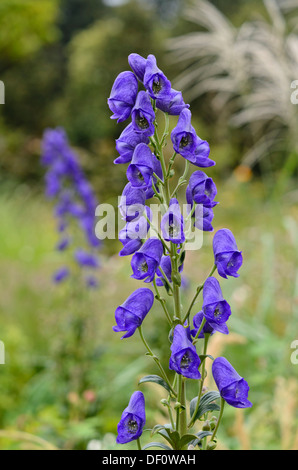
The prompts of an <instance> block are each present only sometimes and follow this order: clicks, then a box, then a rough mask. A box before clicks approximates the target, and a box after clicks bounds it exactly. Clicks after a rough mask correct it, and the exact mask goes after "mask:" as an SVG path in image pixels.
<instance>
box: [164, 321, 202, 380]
mask: <svg viewBox="0 0 298 470" xmlns="http://www.w3.org/2000/svg"><path fill="white" fill-rule="evenodd" d="M171 352H172V354H171V357H170V363H169V367H170V369H171V370H174V371H175V372H177V374H180V375H183V376H184V377H187V378H189V379H200V378H201V374H200V372H199V370H198V369H199V366H200V364H201V361H200V358H199V356H198V354H197V351H196V348H195V346H194V345H193V344H192V342H191V341H190V339H189V332H188V331H187V329H186V328H184V327H183V326H182V325H177V326H176V327H175V329H174V337H173V343H172V345H171Z"/></svg>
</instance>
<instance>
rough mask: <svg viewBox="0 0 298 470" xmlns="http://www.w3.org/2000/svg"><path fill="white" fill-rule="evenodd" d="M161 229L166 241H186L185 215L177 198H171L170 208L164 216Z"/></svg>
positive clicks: (177, 242)
mask: <svg viewBox="0 0 298 470" xmlns="http://www.w3.org/2000/svg"><path fill="white" fill-rule="evenodd" d="M161 230H162V234H163V238H164V239H165V240H166V241H170V242H172V243H175V244H180V243H184V242H185V235H184V221H183V216H182V214H181V210H180V206H179V202H178V201H177V199H175V198H173V199H171V201H170V205H169V209H168V211H167V212H166V213H165V214H164V215H163V217H162V220H161Z"/></svg>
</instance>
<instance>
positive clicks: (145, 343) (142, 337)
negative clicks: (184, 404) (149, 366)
mask: <svg viewBox="0 0 298 470" xmlns="http://www.w3.org/2000/svg"><path fill="white" fill-rule="evenodd" d="M138 330H139V333H140V337H141V340H142V342H143V344H144V346H145V348H146V349H147V351H148V354H149V356H150V357H152V359H153V360H154V362H155V363H156V365H157V367H158V368H159V370H160V373H161V376H162V378H163V379H164V381H165V382H166V383H167V385H168V386H169V388H170V390H171V392H172V393H173V395H174V396H177V394H176V392H175V390H174V389H173V388H172V385H171V383H170V381H169V379H168V376H167V374H166V372H165V370H164V368H163V367H162V365H161V363H160V360H159V359H158V357H157V356H155V354H154V353H153V352H152V350H151V349H150V347H149V345H148V343H147V341H146V340H145V338H144V335H143V330H142V326H139V327H138Z"/></svg>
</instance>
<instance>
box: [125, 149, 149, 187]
mask: <svg viewBox="0 0 298 470" xmlns="http://www.w3.org/2000/svg"><path fill="white" fill-rule="evenodd" d="M153 168H154V164H153V154H152V151H151V149H150V147H148V145H146V144H138V145H137V146H136V148H135V150H134V153H133V157H132V160H131V164H130V165H129V166H128V168H127V171H126V176H127V179H128V181H129V182H130V183H131V185H132V186H133V187H135V188H142V189H144V190H145V189H147V188H151V186H152V176H153Z"/></svg>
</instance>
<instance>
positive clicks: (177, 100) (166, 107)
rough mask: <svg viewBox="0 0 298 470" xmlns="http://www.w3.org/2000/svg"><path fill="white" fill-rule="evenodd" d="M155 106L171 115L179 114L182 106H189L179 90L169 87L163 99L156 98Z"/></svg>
mask: <svg viewBox="0 0 298 470" xmlns="http://www.w3.org/2000/svg"><path fill="white" fill-rule="evenodd" d="M156 107H157V108H158V109H160V110H161V111H163V112H164V113H168V114H170V115H172V116H179V114H180V113H181V111H182V110H183V109H184V108H189V104H185V103H184V100H183V96H182V93H181V91H177V90H174V89H173V88H172V89H171V91H170V93H169V94H168V96H167V97H166V98H165V99H157V100H156Z"/></svg>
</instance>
